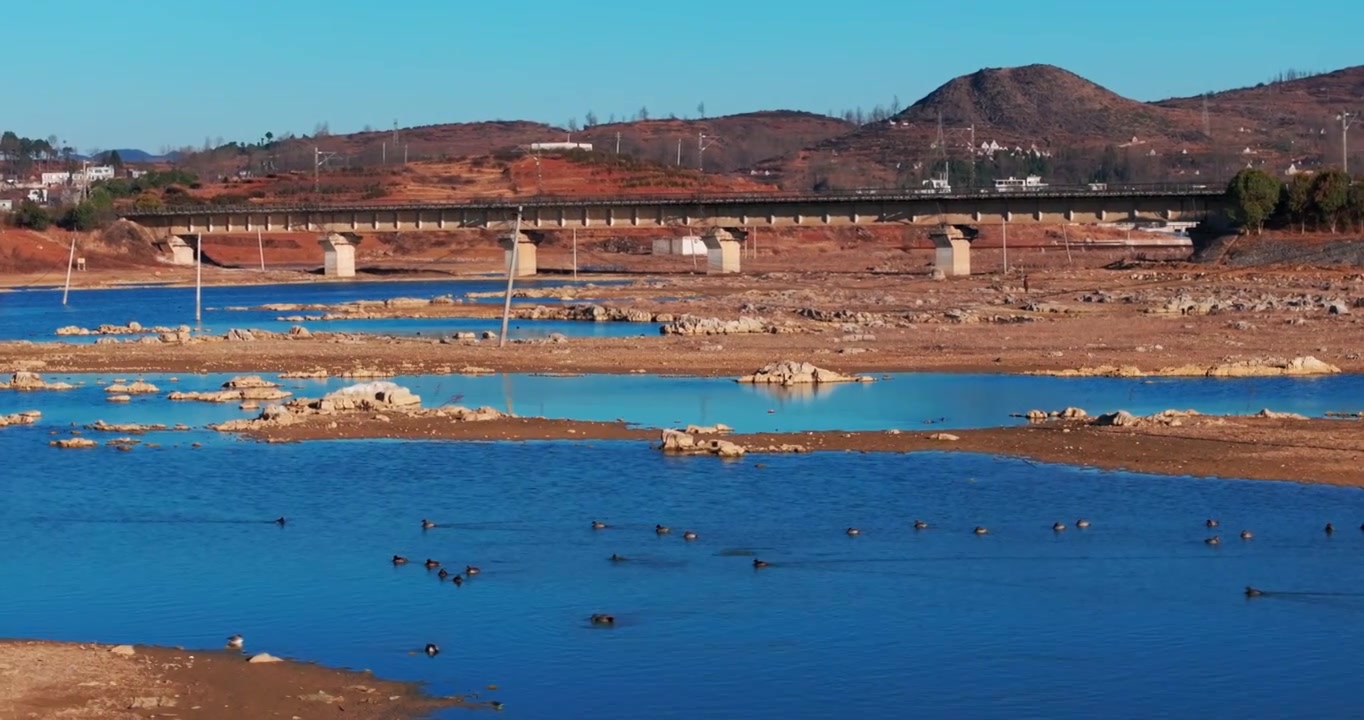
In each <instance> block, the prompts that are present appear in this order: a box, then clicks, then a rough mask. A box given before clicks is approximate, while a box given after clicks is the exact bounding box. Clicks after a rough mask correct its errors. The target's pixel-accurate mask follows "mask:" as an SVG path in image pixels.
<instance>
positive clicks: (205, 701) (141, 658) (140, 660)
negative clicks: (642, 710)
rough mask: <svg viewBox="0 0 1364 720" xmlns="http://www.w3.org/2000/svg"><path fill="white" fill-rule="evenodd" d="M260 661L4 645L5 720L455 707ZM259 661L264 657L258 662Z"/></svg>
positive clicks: (357, 678) (395, 714) (364, 713)
mask: <svg viewBox="0 0 1364 720" xmlns="http://www.w3.org/2000/svg"><path fill="white" fill-rule="evenodd" d="M250 657H253V656H251V655H243V654H242V653H238V652H229V651H197V650H183V649H179V648H163V647H148V646H142V645H137V646H131V645H118V646H112V645H98V644H76V643H58V642H46V641H25V640H0V717H2V718H57V717H60V718H92V719H93V718H99V719H100V720H106V719H107V720H121V719H123V718H129V719H131V718H148V717H195V718H205V719H207V720H239V719H240V718H267V717H283V718H289V717H300V718H303V717H345V718H350V719H351V720H355V719H356V718H359V719H360V720H409V719H411V720H416V719H417V718H423V717H427V716H429V715H430V714H431V713H432V712H434V711H436V710H438V709H440V708H446V707H453V706H459V705H464V706H470V707H480V706H482V707H489V706H490V703H491V702H492V701H489V700H479V699H474V698H472V697H447V698H435V697H429V696H426V695H423V694H422V693H421V691H420V689H419V687H418V686H417V685H416V684H414V683H400V682H393V681H389V680H380V679H378V678H375V677H374V676H373V675H371V674H369V673H368V672H353V671H349V670H335V669H330V668H325V667H322V666H319V665H313V664H310V663H303V662H294V661H289V660H277V661H267V662H259V661H257V662H251V661H249V660H248V658H250ZM257 660H259V658H257Z"/></svg>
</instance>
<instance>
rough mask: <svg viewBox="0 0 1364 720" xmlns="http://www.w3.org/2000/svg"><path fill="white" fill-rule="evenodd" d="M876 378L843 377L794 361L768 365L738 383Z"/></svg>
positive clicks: (867, 380) (787, 384) (855, 380)
mask: <svg viewBox="0 0 1364 720" xmlns="http://www.w3.org/2000/svg"><path fill="white" fill-rule="evenodd" d="M874 381H875V378H871V377H866V376H857V375H843V374H841V373H837V372H834V371H833V370H826V369H824V368H820V367H815V366H814V364H812V363H808V362H796V361H794V360H783V361H781V362H775V363H768V364H767V365H764V366H763V367H761V368H759V369H758V370H757V371H756V372H754V373H753V374H752V375H745V376H743V377H741V378H738V379H737V380H736V382H741V383H754V384H770V385H784V386H790V385H809V384H821V383H846V382H874Z"/></svg>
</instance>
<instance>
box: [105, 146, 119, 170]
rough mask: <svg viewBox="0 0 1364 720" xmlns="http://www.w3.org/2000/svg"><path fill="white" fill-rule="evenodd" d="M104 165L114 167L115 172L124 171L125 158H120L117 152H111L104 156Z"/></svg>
mask: <svg viewBox="0 0 1364 720" xmlns="http://www.w3.org/2000/svg"><path fill="white" fill-rule="evenodd" d="M104 164H105V165H109V166H111V167H113V168H114V171H115V172H122V171H123V158H122V157H119V154H118V151H117V150H110V151H109V152H107V153H105V154H104Z"/></svg>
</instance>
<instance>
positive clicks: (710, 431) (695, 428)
mask: <svg viewBox="0 0 1364 720" xmlns="http://www.w3.org/2000/svg"><path fill="white" fill-rule="evenodd" d="M683 432H685V433H687V434H688V435H723V434H725V433H731V432H734V428H732V427H730V426H728V425H726V424H724V423H715V424H714V425H688V426H687V429H686V430H684V431H683Z"/></svg>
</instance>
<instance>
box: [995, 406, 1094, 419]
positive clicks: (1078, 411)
mask: <svg viewBox="0 0 1364 720" xmlns="http://www.w3.org/2000/svg"><path fill="white" fill-rule="evenodd" d="M1012 417H1024V418H1027V419H1029V420H1032V421H1034V422H1041V421H1043V420H1083V419H1085V418H1087V417H1089V413H1087V412H1085V411H1084V409H1083V408H1077V407H1068V408H1066V409H1064V410H1052V411H1047V410H1029V411H1027V412H1026V413H1014V414H1013V415H1012Z"/></svg>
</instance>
